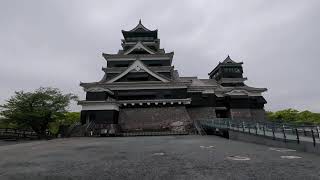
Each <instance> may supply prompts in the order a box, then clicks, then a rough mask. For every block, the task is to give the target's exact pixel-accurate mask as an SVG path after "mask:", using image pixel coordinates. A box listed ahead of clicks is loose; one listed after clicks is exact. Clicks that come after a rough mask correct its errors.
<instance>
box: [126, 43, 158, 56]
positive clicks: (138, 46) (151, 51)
mask: <svg viewBox="0 0 320 180" xmlns="http://www.w3.org/2000/svg"><path fill="white" fill-rule="evenodd" d="M141 49H142V50H144V51H146V52H148V53H149V54H155V52H154V51H153V50H151V49H150V48H148V47H146V46H145V45H143V44H142V43H141V42H140V41H139V42H138V43H137V44H136V45H134V46H133V47H132V48H130V49H128V50H127V51H126V52H124V53H123V54H124V55H127V54H130V53H131V52H133V51H134V50H141Z"/></svg>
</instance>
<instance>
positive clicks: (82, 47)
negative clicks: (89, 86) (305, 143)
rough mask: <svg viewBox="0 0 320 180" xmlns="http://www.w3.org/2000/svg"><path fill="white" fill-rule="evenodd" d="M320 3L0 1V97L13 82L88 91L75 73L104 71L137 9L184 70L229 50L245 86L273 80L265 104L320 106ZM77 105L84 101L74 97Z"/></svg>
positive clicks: (204, 67) (88, 77)
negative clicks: (238, 64)
mask: <svg viewBox="0 0 320 180" xmlns="http://www.w3.org/2000/svg"><path fill="white" fill-rule="evenodd" d="M319 7H320V2H319V1H317V0H310V1H298V0H297V1H286V0H285V1H267V0H264V1H263V0H258V1H236V0H234V1H209V0H208V1H183V3H182V2H181V1H147V0H138V1H129V0H128V1H81V0H77V1H63V0H57V1H41V0H30V1H14V0H4V1H1V2H0V24H1V31H0V39H1V41H0V62H1V66H0V82H1V86H0V103H3V102H4V100H5V99H8V98H9V97H10V96H11V95H12V93H13V91H17V90H32V89H35V88H38V87H39V86H54V87H58V88H61V89H62V90H63V91H65V92H70V91H71V92H74V93H76V94H79V95H80V96H81V97H82V98H83V97H84V92H83V91H82V89H81V87H80V86H79V82H80V81H83V82H91V81H97V80H100V79H101V78H102V76H103V72H102V71H101V67H102V66H105V65H106V62H105V60H104V59H103V58H102V56H101V53H102V52H106V53H116V52H117V50H118V49H120V47H121V46H120V39H121V38H122V36H121V29H126V30H128V29H131V28H133V27H134V26H135V25H136V24H137V22H138V20H139V19H140V18H141V19H142V22H143V24H145V25H146V26H147V27H148V28H150V29H158V30H159V37H160V39H161V46H162V47H163V48H165V49H166V50H167V51H174V52H175V57H174V61H173V64H174V65H175V67H176V68H177V69H178V70H179V71H180V74H181V75H184V76H199V77H201V78H207V73H208V72H210V71H211V70H212V69H213V68H214V67H215V66H216V65H217V63H218V62H219V61H222V60H223V59H224V58H225V57H226V56H227V55H228V54H230V56H231V58H233V59H234V60H236V61H243V62H244V70H245V75H246V76H247V77H248V79H249V80H248V85H251V86H255V87H267V88H268V89H269V91H268V92H267V93H266V94H265V97H266V99H267V101H268V104H267V106H266V108H267V109H269V110H277V109H283V108H289V107H294V108H297V109H301V110H303V109H309V110H313V111H318V112H320V99H319V98H318V97H319V96H318V92H319V91H320V85H319V83H317V82H318V80H317V79H318V77H320V71H319V70H318V68H319V66H320V62H319V60H318V57H320V46H319V45H318V43H319V42H320V36H319V32H320V24H319V23H317V21H316V20H317V19H318V17H319V15H320V12H319V11H318V9H319ZM72 109H74V110H78V109H79V107H77V106H73V107H72Z"/></svg>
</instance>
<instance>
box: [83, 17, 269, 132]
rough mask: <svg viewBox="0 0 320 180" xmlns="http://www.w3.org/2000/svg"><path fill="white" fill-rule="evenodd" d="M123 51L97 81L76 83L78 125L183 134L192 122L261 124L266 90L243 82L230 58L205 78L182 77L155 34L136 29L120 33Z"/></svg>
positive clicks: (109, 56)
mask: <svg viewBox="0 0 320 180" xmlns="http://www.w3.org/2000/svg"><path fill="white" fill-rule="evenodd" d="M122 34H123V39H122V40H121V41H122V43H121V46H122V49H120V50H119V51H118V53H116V54H105V53H103V54H102V56H103V57H104V59H105V60H106V61H107V65H106V67H103V68H102V70H103V71H104V72H105V75H104V77H103V78H102V79H101V80H100V81H98V82H91V83H80V86H82V87H83V88H84V91H85V92H86V99H85V100H83V101H79V104H80V105H82V111H81V122H82V124H88V123H90V122H94V123H95V124H98V125H101V127H102V126H103V125H107V126H108V125H113V126H117V127H118V128H119V129H120V130H122V131H134V130H146V131H147V130H187V129H190V128H192V127H193V122H194V120H198V119H212V118H232V119H237V118H241V119H249V120H263V119H264V116H265V111H264V104H265V103H266V100H265V99H264V98H263V96H262V92H265V91H266V90H267V89H266V88H255V87H249V86H247V85H246V84H245V83H244V82H245V81H246V80H247V78H245V77H243V68H242V65H243V63H242V62H235V61H234V60H232V59H231V58H230V57H229V56H228V57H227V58H226V59H225V60H224V61H222V62H219V64H218V65H217V66H216V67H215V68H214V69H213V70H212V71H211V72H210V73H209V74H208V75H209V77H208V79H199V78H197V77H181V76H180V75H179V73H178V71H177V70H176V69H175V68H174V66H173V65H172V60H173V56H174V53H173V52H166V51H165V50H164V49H162V48H160V39H159V38H158V31H157V30H149V29H147V28H146V27H145V26H143V25H142V23H141V20H140V21H139V24H138V25H137V26H136V27H135V28H133V29H132V30H130V31H124V30H123V31H122Z"/></svg>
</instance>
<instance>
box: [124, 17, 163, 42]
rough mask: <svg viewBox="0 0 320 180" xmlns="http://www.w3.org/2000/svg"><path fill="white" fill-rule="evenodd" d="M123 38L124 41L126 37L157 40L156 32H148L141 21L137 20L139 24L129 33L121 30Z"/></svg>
mask: <svg viewBox="0 0 320 180" xmlns="http://www.w3.org/2000/svg"><path fill="white" fill-rule="evenodd" d="M122 34H123V37H124V38H125V39H126V38H128V37H136V36H139V37H153V38H155V39H157V38H158V30H157V29H156V30H150V29H148V28H146V27H145V26H144V25H142V23H141V20H139V24H138V25H137V26H136V27H134V28H133V29H131V30H130V31H125V30H122Z"/></svg>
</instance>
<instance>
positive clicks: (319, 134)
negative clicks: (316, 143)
mask: <svg viewBox="0 0 320 180" xmlns="http://www.w3.org/2000/svg"><path fill="white" fill-rule="evenodd" d="M317 135H318V138H320V132H319V126H317Z"/></svg>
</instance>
